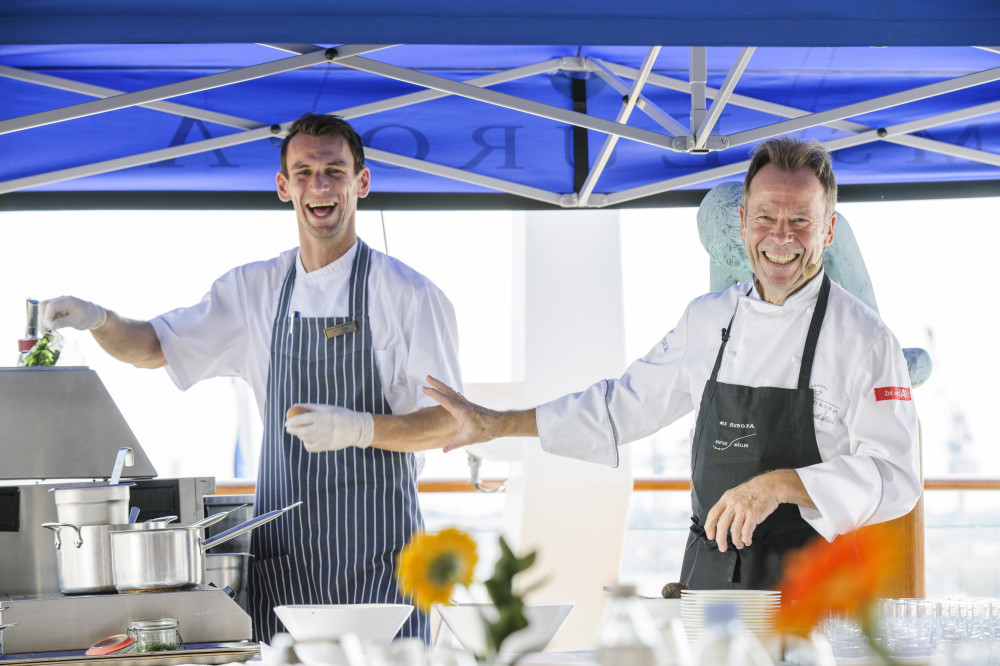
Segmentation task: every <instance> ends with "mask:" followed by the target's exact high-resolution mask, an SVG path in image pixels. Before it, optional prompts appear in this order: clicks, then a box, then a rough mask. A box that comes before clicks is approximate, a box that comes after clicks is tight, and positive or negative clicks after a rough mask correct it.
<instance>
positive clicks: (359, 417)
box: [285, 404, 375, 453]
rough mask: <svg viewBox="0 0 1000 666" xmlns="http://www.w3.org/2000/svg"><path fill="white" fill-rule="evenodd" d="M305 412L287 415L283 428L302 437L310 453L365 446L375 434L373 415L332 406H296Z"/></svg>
mask: <svg viewBox="0 0 1000 666" xmlns="http://www.w3.org/2000/svg"><path fill="white" fill-rule="evenodd" d="M296 407H304V408H305V409H307V410H308V411H305V412H302V413H300V414H296V415H295V416H291V417H288V418H287V419H286V420H285V430H286V431H287V432H288V434H289V435H292V436H294V437H298V438H299V439H301V440H302V443H303V444H304V445H305V447H306V450H308V451H309V452H310V453H318V452H320V451H339V450H341V449H346V448H347V447H348V446H357V447H358V448H362V449H363V448H365V447H367V446H368V445H369V444H371V443H372V437H373V435H374V433H375V427H374V422H373V419H372V415H371V414H368V413H366V412H354V411H351V410H350V409H345V408H343V407H337V406H335V405H312V404H306V405H295V406H294V407H293V408H292V409H289V412H291V411H293V410H294V409H295V408H296Z"/></svg>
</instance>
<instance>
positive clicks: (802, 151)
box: [743, 136, 837, 217]
mask: <svg viewBox="0 0 1000 666" xmlns="http://www.w3.org/2000/svg"><path fill="white" fill-rule="evenodd" d="M767 164H774V166H776V167H778V168H779V169H781V170H782V171H798V170H799V169H804V168H808V169H810V170H811V171H812V172H813V173H814V174H816V177H817V178H818V179H819V182H820V185H822V186H823V191H824V192H825V193H826V215H827V216H828V217H829V216H830V215H833V212H834V210H835V209H836V207H837V179H836V177H835V176H834V175H833V160H832V159H831V157H830V153H829V152H827V150H826V148H824V147H823V146H822V144H820V143H819V141H815V140H814V141H802V140H800V139H794V138H792V137H788V136H779V137H776V138H773V139H768V140H767V141H764V142H763V143H760V144H758V145H757V147H756V148H754V151H753V156H752V157H751V158H750V168H749V169H747V175H746V178H744V179H743V208H744V210H745V209H746V205H747V200H748V199H749V198H750V182H751V181H752V180H753V179H754V176H756V175H757V173H758V172H759V171H760V170H761V169H762V168H764V166H765V165H767Z"/></svg>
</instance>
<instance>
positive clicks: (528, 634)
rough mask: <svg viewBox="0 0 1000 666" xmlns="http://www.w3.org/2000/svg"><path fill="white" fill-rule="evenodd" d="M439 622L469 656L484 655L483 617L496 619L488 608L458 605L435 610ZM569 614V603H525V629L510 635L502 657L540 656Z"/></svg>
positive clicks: (492, 608)
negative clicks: (512, 655)
mask: <svg viewBox="0 0 1000 666" xmlns="http://www.w3.org/2000/svg"><path fill="white" fill-rule="evenodd" d="M437 609H438V612H439V613H441V620H442V621H443V622H444V623H445V625H446V626H447V627H448V630H449V631H451V633H452V634H453V635H454V636H455V638H456V639H457V640H458V642H459V643H460V644H461V645H462V647H463V648H465V649H466V650H468V651H469V652H472V653H473V654H477V655H483V654H486V626H485V624H484V623H483V617H488V618H490V619H491V620H492V619H493V618H495V617H496V612H497V611H496V608H494V607H493V605H492V604H459V605H454V606H444V605H441V606H437ZM571 610H573V604H571V603H541V602H540V603H528V604H525V606H524V616H525V617H526V618H527V620H528V626H527V627H526V628H524V629H522V630H521V631H517V632H515V633H513V634H511V635H510V636H509V637H508V638H507V640H505V641H504V642H503V645H501V646H500V652H501V653H505V654H525V653H528V652H541V651H542V650H544V649H545V648H546V647H547V646H548V644H549V643H551V642H552V639H553V638H555V635H556V633H557V632H558V631H559V628H560V627H562V625H563V622H565V621H566V616H567V615H569V612H570V611H571Z"/></svg>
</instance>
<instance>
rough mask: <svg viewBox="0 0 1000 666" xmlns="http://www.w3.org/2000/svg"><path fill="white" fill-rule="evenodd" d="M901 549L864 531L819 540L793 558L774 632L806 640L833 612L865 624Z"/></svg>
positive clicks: (785, 573) (781, 587) (790, 558)
mask: <svg viewBox="0 0 1000 666" xmlns="http://www.w3.org/2000/svg"><path fill="white" fill-rule="evenodd" d="M898 550H899V549H898V546H897V545H895V544H893V543H890V542H889V541H888V540H887V539H885V538H884V537H883V536H881V535H880V534H879V533H877V532H874V531H872V530H860V531H858V532H853V533H851V534H845V535H843V536H839V537H837V538H836V539H834V540H833V542H828V541H826V540H825V539H823V538H822V537H818V538H816V539H814V540H813V541H811V542H810V543H808V544H806V546H805V547H803V548H802V549H800V550H798V551H796V552H794V553H792V554H791V555H789V557H788V559H787V560H786V562H785V572H784V576H783V578H782V581H781V585H780V586H779V589H780V590H781V610H780V611H779V612H778V615H777V617H776V618H775V629H776V630H777V631H779V632H781V633H786V634H795V635H799V636H807V635H808V634H809V633H810V632H811V631H812V629H813V627H815V626H816V625H817V624H819V622H820V621H821V620H822V619H823V618H824V617H826V615H827V614H829V613H830V612H838V613H843V614H846V615H848V616H849V617H854V618H857V619H859V620H862V621H863V620H864V616H865V615H866V614H867V613H868V612H869V609H870V608H871V606H872V604H873V603H874V602H875V601H876V600H877V599H879V598H881V597H882V596H884V594H883V593H884V590H885V586H886V583H887V582H888V576H889V574H890V573H891V572H892V569H893V566H895V564H896V563H898V561H899V560H898V558H899V552H898Z"/></svg>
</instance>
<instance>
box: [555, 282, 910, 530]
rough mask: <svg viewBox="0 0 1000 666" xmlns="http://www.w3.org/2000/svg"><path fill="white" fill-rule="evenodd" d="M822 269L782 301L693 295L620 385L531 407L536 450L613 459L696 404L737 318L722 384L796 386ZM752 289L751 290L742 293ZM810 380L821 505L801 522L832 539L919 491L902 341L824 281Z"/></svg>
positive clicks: (888, 512) (737, 290) (808, 475)
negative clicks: (538, 444)
mask: <svg viewBox="0 0 1000 666" xmlns="http://www.w3.org/2000/svg"><path fill="white" fill-rule="evenodd" d="M822 277H823V273H820V274H819V275H817V276H815V277H814V278H813V279H812V280H811V281H810V282H809V283H808V284H806V285H805V286H804V287H803V288H802V289H801V290H799V291H798V292H796V293H795V294H793V295H791V296H790V297H788V298H787V299H786V300H785V302H784V303H783V304H781V305H774V304H773V303H768V302H766V301H764V300H762V299H761V298H760V296H759V294H758V292H757V290H756V288H755V287H753V284H752V281H749V282H745V283H742V284H737V285H734V286H732V287H730V288H729V289H727V290H725V291H720V292H713V293H709V294H705V295H703V296H701V297H699V298H697V299H695V300H694V301H692V302H691V303H690V304H689V305H688V307H687V309H686V310H685V312H684V316H683V317H682V318H681V320H680V321H679V322H678V323H677V326H676V327H675V328H674V329H673V330H672V331H670V332H669V333H667V335H666V336H664V338H663V339H662V340H661V341H660V342H658V343H657V344H655V345H654V346H653V348H652V349H651V350H650V351H649V352H648V353H647V354H646V355H645V356H644V357H643V358H641V359H639V360H637V361H635V362H634V363H632V364H631V365H630V366H629V367H628V368H627V369H626V371H625V373H624V374H623V375H622V376H621V377H619V378H618V379H616V380H603V381H600V382H598V383H596V384H594V385H592V386H590V387H588V388H587V389H585V390H583V391H581V392H580V393H576V394H573V395H568V396H564V397H562V398H559V399H557V400H554V401H552V402H549V403H546V404H544V405H541V406H539V407H538V409H537V411H536V416H537V421H538V431H539V437H540V440H541V444H542V448H543V449H545V450H546V451H549V452H550V453H555V454H557V455H562V456H567V457H570V458H576V459H580V460H587V461H592V462H600V463H604V464H607V465H611V466H617V464H618V446H619V445H621V444H625V443H627V442H631V441H634V440H637V439H640V438H642V437H646V436H649V435H651V434H653V433H655V432H656V431H658V430H660V429H661V428H663V427H665V426H667V425H669V424H670V423H672V422H673V421H675V420H677V419H678V418H680V417H681V416H684V415H685V414H688V413H690V412H692V411H696V410H697V409H698V405H699V404H700V401H701V395H702V391H703V390H704V387H705V383H706V381H707V380H708V379H709V377H710V376H711V373H712V367H713V365H714V363H715V359H716V355H717V354H718V351H719V345H720V344H721V330H722V329H723V328H725V327H727V326H728V325H729V321H730V318H733V335H732V337H731V338H730V340H729V342H728V344H727V346H726V350H725V353H724V355H723V359H722V364H721V366H720V369H719V381H720V382H725V383H729V384H740V385H745V386H752V387H760V386H775V387H780V388H795V387H796V384H797V380H798V374H799V367H800V365H801V354H802V349H803V347H804V344H805V338H806V333H807V331H808V329H809V323H810V321H811V319H812V313H813V310H814V307H815V304H816V299H817V296H818V294H819V287H820V284H821V282H822ZM748 292H749V293H748ZM809 387H810V388H811V389H812V390H813V391H814V404H813V425H814V427H815V430H816V443H817V445H818V448H819V453H820V458H821V461H822V462H820V463H818V464H815V465H810V466H808V467H803V468H800V469H798V470H797V471H798V474H799V477H800V478H801V479H802V483H803V484H804V485H805V488H806V490H807V491H808V493H809V496H810V497H811V498H812V500H813V503H814V504H815V505H816V509H809V508H806V507H799V510H800V512H801V514H802V517H803V518H804V519H805V520H806V521H807V522H808V523H809V524H810V525H811V526H812V527H813V528H814V529H815V530H816V531H817V532H818V533H819V534H821V535H823V537H825V538H826V539H828V540H832V539H833V538H834V537H835V536H837V535H838V534H844V533H846V532H849V531H851V530H854V529H857V528H859V527H862V526H864V525H868V524H872V523H877V522H882V521H885V520H891V519H893V518H897V517H899V516H902V515H905V514H906V513H908V512H909V511H910V510H911V509H912V508H913V506H914V505H915V504H916V502H917V499H918V498H919V496H920V492H921V482H920V448H919V441H918V425H917V414H916V409H915V407H914V403H913V400H912V399H911V398H912V395H911V391H910V377H909V372H908V370H907V367H906V360H905V358H904V357H903V352H902V349H901V347H900V345H899V342H898V341H897V340H896V338H895V336H893V334H892V332H891V331H890V330H889V329H888V328H887V327H886V326H885V324H884V323H883V322H882V320H881V319H880V318H879V317H878V315H877V314H876V313H875V312H874V311H872V310H871V309H870V308H868V307H867V306H866V305H864V304H863V303H862V302H861V301H860V300H858V299H857V298H855V297H854V296H852V295H851V294H849V293H848V292H847V291H845V290H844V289H843V288H841V287H840V286H839V285H837V284H836V283H833V284H831V290H830V296H829V304H828V306H827V311H826V317H825V319H824V321H823V326H822V328H821V329H820V335H819V340H818V342H817V348H816V357H815V360H814V364H813V369H812V376H811V377H810V380H809Z"/></svg>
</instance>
